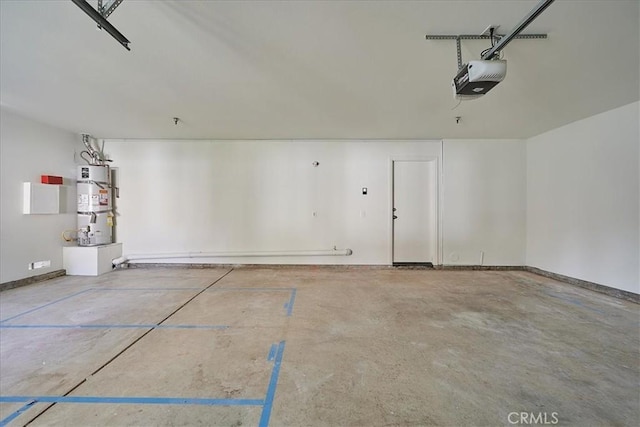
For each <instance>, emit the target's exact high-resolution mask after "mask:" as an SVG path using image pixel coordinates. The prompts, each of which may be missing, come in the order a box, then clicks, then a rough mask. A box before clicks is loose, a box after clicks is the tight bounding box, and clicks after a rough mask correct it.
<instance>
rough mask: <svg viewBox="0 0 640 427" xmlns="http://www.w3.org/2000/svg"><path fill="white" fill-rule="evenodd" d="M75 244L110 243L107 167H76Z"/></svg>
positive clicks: (111, 212)
mask: <svg viewBox="0 0 640 427" xmlns="http://www.w3.org/2000/svg"><path fill="white" fill-rule="evenodd" d="M77 182H78V184H77V185H78V245H79V246H97V245H106V244H109V243H112V237H111V229H112V227H113V205H112V199H111V188H112V187H111V170H110V169H109V166H108V165H91V164H89V165H83V166H78V181H77Z"/></svg>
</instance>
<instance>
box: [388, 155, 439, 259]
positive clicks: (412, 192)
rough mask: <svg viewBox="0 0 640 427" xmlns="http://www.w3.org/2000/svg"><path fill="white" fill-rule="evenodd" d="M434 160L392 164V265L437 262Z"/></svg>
mask: <svg viewBox="0 0 640 427" xmlns="http://www.w3.org/2000/svg"><path fill="white" fill-rule="evenodd" d="M437 170H438V164H437V161H436V159H433V160H419V161H405V160H394V161H393V218H394V219H393V263H394V264H395V263H428V262H431V263H434V264H436V262H437V248H438V216H437V213H438V191H437V190H438V186H437V177H438V176H437Z"/></svg>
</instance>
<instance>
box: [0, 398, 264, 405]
mask: <svg viewBox="0 0 640 427" xmlns="http://www.w3.org/2000/svg"><path fill="white" fill-rule="evenodd" d="M32 400H35V401H37V402H38V403H93V404H112V405H123V404H134V405H205V406H262V405H264V400H262V399H206V398H191V397H101V396H0V402H1V403H17V402H30V401H32ZM25 406H26V405H25Z"/></svg>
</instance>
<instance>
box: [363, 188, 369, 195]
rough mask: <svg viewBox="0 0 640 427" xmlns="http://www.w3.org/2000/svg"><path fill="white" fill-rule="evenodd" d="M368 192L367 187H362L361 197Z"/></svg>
mask: <svg viewBox="0 0 640 427" xmlns="http://www.w3.org/2000/svg"><path fill="white" fill-rule="evenodd" d="M368 192H369V190H367V187H362V195H363V196H366V195H367V193H368Z"/></svg>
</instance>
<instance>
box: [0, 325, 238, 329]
mask: <svg viewBox="0 0 640 427" xmlns="http://www.w3.org/2000/svg"><path fill="white" fill-rule="evenodd" d="M153 328H156V329H228V328H229V326H227V325H155V324H149V325H0V329H153Z"/></svg>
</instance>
